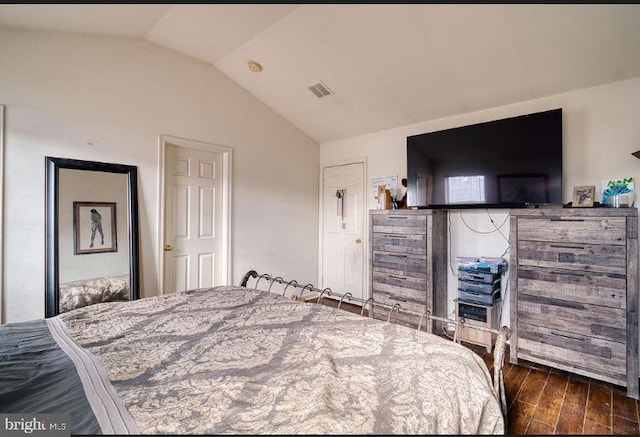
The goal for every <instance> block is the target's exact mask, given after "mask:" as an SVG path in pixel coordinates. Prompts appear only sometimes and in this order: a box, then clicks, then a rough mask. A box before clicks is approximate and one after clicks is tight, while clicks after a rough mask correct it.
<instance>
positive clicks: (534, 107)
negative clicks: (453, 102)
mask: <svg viewBox="0 0 640 437" xmlns="http://www.w3.org/2000/svg"><path fill="white" fill-rule="evenodd" d="M424 98H427V99H428V96H425V97H424ZM560 107H561V108H562V111H563V147H564V151H563V192H564V200H563V201H564V203H566V202H569V201H571V200H572V196H573V187H574V186H577V185H595V186H596V200H599V199H600V196H601V188H600V185H601V182H602V180H605V179H608V178H614V177H623V176H633V177H634V178H635V181H636V187H637V188H640V184H639V182H640V181H638V177H640V161H639V160H638V159H637V158H635V157H633V156H631V153H632V152H635V151H637V150H639V149H640V122H639V120H640V78H637V79H633V80H629V81H624V82H618V83H613V84H609V85H604V86H599V87H595V88H590V89H584V90H579V91H575V92H571V93H566V94H561V95H557V96H552V97H548V98H544V99H539V100H532V101H527V102H522V103H518V104H515V105H509V106H503V107H499V108H493V109H490V110H486V111H479V112H474V113H470V114H462V115H457V116H453V117H448V118H443V119H438V120H432V121H425V122H422V123H416V124H412V125H408V126H403V127H400V128H396V129H390V130H386V131H382V132H376V133H372V134H368V135H363V136H358V137H354V138H348V139H344V140H339V141H332V142H328V143H323V144H321V145H320V162H321V164H322V163H325V162H332V161H339V160H346V159H350V158H354V157H363V156H364V157H366V158H367V163H368V170H367V173H368V175H369V177H370V178H371V177H377V176H386V175H397V176H398V180H400V179H401V178H403V177H406V173H407V169H406V137H407V136H409V135H416V134H420V133H425V132H432V131H437V130H441V129H448V128H452V127H458V126H464V125H469V124H474V123H480V122H484V121H490V120H496V119H501V118H506V117H511V116H516V115H521V114H527V113H532V112H538V111H544V110H548V109H554V108H560ZM638 197H639V199H638V200H639V201H640V196H638ZM368 207H369V208H370V209H373V208H375V201H374V199H373V197H371V196H370V197H369V199H368ZM508 212H509V211H508V210H506V209H492V210H489V211H488V212H487V210H451V211H450V219H451V227H450V229H451V240H450V254H449V261H450V262H449V264H450V269H449V277H448V295H449V304H448V310H449V313H450V316H451V317H453V315H454V312H455V308H454V302H453V299H454V298H455V297H457V290H456V285H457V277H456V276H454V273H457V272H456V269H457V264H456V262H455V257H456V256H474V257H475V256H501V255H502V254H503V253H504V252H505V250H507V249H508V237H509V223H508V220H507V222H506V223H505V224H504V225H503V226H502V227H500V232H498V231H496V227H499V226H500V225H501V224H502V223H503V222H504V221H505V219H507V218H508ZM491 220H493V223H492V221H491ZM465 223H466V224H465ZM494 223H495V225H494ZM467 225H468V226H467ZM470 228H471V229H473V231H472V230H471V229H470ZM475 231H477V232H475ZM366 243H367V244H366V246H365V247H367V248H368V247H369V245H368V243H369V242H368V241H367V242H366ZM505 258H506V259H507V260H509V257H508V254H507V255H506V256H505ZM507 276H508V275H505V276H504V277H503V288H504V286H505V283H504V282H505V281H506V277H507ZM503 294H504V292H503ZM508 307H509V296H508V293H507V295H506V299H505V302H504V310H503V314H502V324H506V325H509V322H510V320H509V311H508Z"/></svg>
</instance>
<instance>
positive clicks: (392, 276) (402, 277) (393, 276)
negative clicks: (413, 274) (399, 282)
mask: <svg viewBox="0 0 640 437" xmlns="http://www.w3.org/2000/svg"><path fill="white" fill-rule="evenodd" d="M389 277H390V278H394V279H407V277H406V276H396V275H389Z"/></svg>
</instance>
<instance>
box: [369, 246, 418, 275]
mask: <svg viewBox="0 0 640 437" xmlns="http://www.w3.org/2000/svg"><path fill="white" fill-rule="evenodd" d="M372 266H373V270H374V271H378V272H381V273H390V274H393V275H396V276H413V277H417V278H426V277H427V258H426V256H420V255H408V254H404V253H389V252H378V251H375V250H374V251H373V260H372Z"/></svg>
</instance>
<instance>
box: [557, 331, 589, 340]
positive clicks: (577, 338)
mask: <svg viewBox="0 0 640 437" xmlns="http://www.w3.org/2000/svg"><path fill="white" fill-rule="evenodd" d="M551 335H555V336H556V337H562V338H570V339H571V340H582V338H581V337H574V336H572V335H567V334H561V333H559V332H555V331H551Z"/></svg>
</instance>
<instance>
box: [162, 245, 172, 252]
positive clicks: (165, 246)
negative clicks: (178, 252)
mask: <svg viewBox="0 0 640 437" xmlns="http://www.w3.org/2000/svg"><path fill="white" fill-rule="evenodd" d="M162 248H163V249H164V251H165V252H170V251H172V250H173V247H172V246H171V245H170V244H165V245H164V246H163V247H162Z"/></svg>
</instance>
